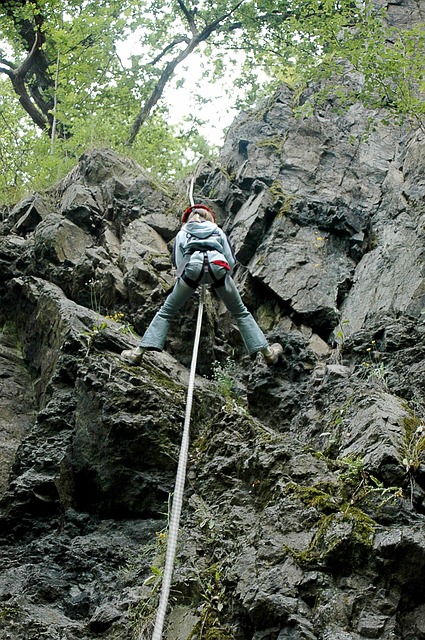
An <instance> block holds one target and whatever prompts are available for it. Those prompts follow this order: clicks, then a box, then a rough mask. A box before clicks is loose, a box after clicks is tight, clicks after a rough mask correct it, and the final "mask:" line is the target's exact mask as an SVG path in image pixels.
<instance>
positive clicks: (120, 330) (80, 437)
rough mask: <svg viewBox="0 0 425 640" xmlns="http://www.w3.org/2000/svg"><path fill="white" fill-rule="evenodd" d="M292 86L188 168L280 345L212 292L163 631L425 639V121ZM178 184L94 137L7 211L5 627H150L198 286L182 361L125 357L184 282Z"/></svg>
mask: <svg viewBox="0 0 425 640" xmlns="http://www.w3.org/2000/svg"><path fill="white" fill-rule="evenodd" d="M381 4H382V3H381ZM385 4H386V3H385ZM403 11H405V12H407V13H408V14H409V15H410V16H411V17H412V19H413V17H414V16H417V15H420V13H421V11H422V9H421V8H420V6H419V4H418V3H412V2H410V1H409V2H407V0H406V1H404V0H403V2H399V3H396V4H394V3H389V4H388V15H389V18H390V19H391V20H394V21H399V20H400V19H401V14H402V13H403ZM403 15H405V14H403ZM415 19H416V18H415ZM308 96H309V90H307V92H306V93H305V94H303V95H302V96H300V97H299V99H300V100H307V99H308ZM294 98H295V96H294V94H293V92H292V91H291V90H290V89H289V88H288V87H285V86H283V87H281V88H280V89H279V90H278V91H277V93H276V95H275V97H274V98H273V99H270V100H269V101H268V102H267V103H265V104H264V105H262V106H261V107H259V108H258V109H257V110H255V111H253V112H251V113H242V114H240V115H239V116H238V117H237V118H236V120H235V122H234V124H233V126H232V127H231V128H230V130H229V132H228V135H227V138H226V141H225V144H224V147H223V149H222V151H221V161H220V166H219V167H217V165H214V166H213V165H212V164H211V163H208V162H204V163H202V165H201V166H200V167H199V171H198V174H197V176H196V184H195V195H196V198H197V199H199V200H201V201H203V202H206V203H208V204H209V205H210V206H212V207H213V209H214V211H215V212H216V214H217V217H218V219H219V220H220V222H221V223H222V224H223V226H224V228H225V229H226V231H227V232H228V234H229V235H230V237H231V239H232V241H233V242H234V245H235V249H236V252H237V256H238V259H239V264H238V266H237V268H236V272H235V279H236V281H237V283H238V286H239V288H240V291H241V292H242V295H243V298H244V300H245V302H246V304H247V305H248V307H249V309H250V310H251V311H252V313H253V314H254V316H255V317H256V319H257V320H258V322H259V323H260V325H261V326H262V328H263V330H264V331H265V333H266V335H267V338H268V339H269V340H270V341H273V342H274V341H279V342H281V344H282V346H283V355H282V357H281V358H280V360H279V362H278V363H277V364H276V365H274V366H272V367H266V366H265V365H264V363H263V362H262V361H261V360H260V359H258V360H257V359H253V360H251V359H250V358H249V357H248V356H247V355H246V353H245V352H244V349H243V345H242V343H241V339H240V336H239V334H238V332H237V329H236V327H235V323H234V321H233V320H232V318H231V317H229V314H228V313H227V312H226V311H225V310H224V309H223V307H222V305H220V304H219V302H218V300H217V299H216V296H215V294H214V293H211V292H208V294H207V297H206V309H205V317H204V325H203V330H202V337H201V349H200V354H199V366H198V372H199V374H202V375H198V376H197V378H196V385H195V398H194V406H193V419H192V426H191V443H190V455H189V466H188V470H187V483H186V493H185V499H184V504H183V512H182V520H181V529H180V537H179V544H178V549H177V562H176V566H175V572H174V575H173V582H172V590H171V606H170V609H169V617H168V622H169V626H168V627H166V629H165V635H164V638H165V640H188V638H191V640H194V639H195V638H198V640H230V639H231V640H285V639H294V640H361V639H362V638H379V639H380V640H413V639H415V640H421V639H422V638H424V637H425V623H424V607H425V600H424V589H423V575H424V568H425V540H424V534H423V531H424V513H425V460H424V450H425V447H424V440H423V429H424V425H425V398H424V391H423V376H424V373H425V365H424V338H425V324H424V321H423V310H424V308H425V300H424V294H425V287H424V283H423V271H424V269H423V267H424V262H423V261H424V228H423V220H424V216H423V213H424V209H423V195H424V189H425V182H424V174H423V156H424V141H423V134H422V133H421V132H420V131H413V130H408V129H406V128H401V127H399V126H396V125H385V126H383V125H379V126H378V128H377V129H376V130H375V131H374V132H372V133H371V134H370V136H369V137H365V136H363V134H364V133H365V123H366V120H367V117H368V116H369V115H371V114H370V113H369V112H366V111H365V110H364V109H363V108H362V107H361V106H360V105H353V106H352V107H351V108H350V109H349V110H348V111H347V112H346V113H335V112H334V110H333V106H332V104H330V103H328V104H325V105H323V108H322V109H320V110H318V111H316V112H315V113H314V114H313V115H312V116H311V117H309V118H304V119H301V120H300V119H297V118H295V116H294V114H293V104H294ZM180 186H181V185H177V187H178V188H177V189H176V193H172V192H171V191H170V190H166V189H163V188H159V186H158V185H156V184H153V183H152V181H151V180H150V178H149V176H148V175H147V174H146V173H145V172H144V171H143V169H142V168H140V167H138V166H137V165H136V164H135V163H134V162H132V161H130V160H127V159H124V158H122V157H119V156H118V155H116V154H115V153H114V152H112V151H108V150H103V151H98V150H94V151H93V152H92V153H87V154H84V155H83V156H82V157H81V159H80V161H79V163H78V165H77V166H76V167H75V168H74V169H73V170H72V171H71V172H70V174H69V175H68V176H66V177H65V178H64V179H63V180H62V181H61V182H60V183H59V184H57V185H55V186H54V187H52V189H51V190H49V192H48V193H46V194H34V195H33V196H31V197H29V198H26V199H25V200H23V201H22V202H20V203H18V204H17V205H16V207H14V208H13V210H12V211H11V212H10V214H9V216H8V217H5V219H4V220H3V221H2V223H1V225H0V327H1V338H0V391H1V394H0V456H1V465H0V469H1V471H0V490H1V493H2V497H1V500H0V545H1V557H2V565H1V567H0V638H2V639H3V638H4V639H5V640H6V639H7V640H22V639H24V638H25V639H28V640H29V639H30V638H49V639H53V640H65V638H66V640H91V639H92V638H96V637H102V638H105V640H118V639H120V640H134V638H135V637H138V640H139V638H140V637H150V633H151V630H152V625H153V621H154V617H155V613H156V606H157V603H158V587H159V580H160V576H161V571H162V567H163V563H164V555H165V544H166V540H167V533H166V526H167V520H168V516H169V509H170V494H171V493H172V492H173V488H174V477H175V472H176V465H177V458H178V452H179V446H180V438H181V431H182V423H183V417H184V411H185V400H186V398H185V396H186V388H187V383H188V366H189V364H190V360H191V345H192V341H193V335H194V327H195V319H196V312H197V300H196V297H195V298H194V300H193V301H192V302H191V303H189V304H188V305H186V307H185V308H184V309H183V310H182V312H181V314H180V315H179V317H178V318H176V320H175V321H174V322H173V323H172V327H171V330H170V334H169V338H168V340H167V344H166V350H165V351H164V352H162V353H149V354H147V355H146V356H145V358H144V359H143V361H142V364H141V366H140V367H137V368H132V367H129V366H127V365H125V364H124V363H123V362H122V361H121V360H120V358H119V353H120V351H121V350H122V349H123V348H126V347H130V346H134V345H136V344H137V342H138V336H137V334H139V335H140V334H141V333H142V332H143V331H144V329H145V328H146V325H147V323H148V322H149V320H150V319H151V318H152V316H153V314H154V313H155V312H156V310H157V309H158V308H159V306H160V304H161V302H162V301H163V300H164V299H165V296H166V294H167V291H169V289H170V288H171V286H172V284H173V281H174V280H173V275H172V273H171V270H170V268H169V259H170V249H171V240H172V239H173V237H174V235H175V234H176V232H177V229H178V228H179V219H180V215H181V210H180V209H181V208H182V206H181V201H182V197H181V195H180V193H182V192H183V191H184V188H185V185H182V186H181V189H180ZM179 190H180V191H179ZM229 359H230V361H229ZM216 360H217V361H219V362H220V366H221V367H222V369H221V370H222V373H223V372H224V374H225V375H224V377H223V376H221V378H220V376H216V380H214V379H213V378H214V369H213V367H212V363H213V361H216ZM226 363H227V365H226ZM228 365H231V366H230V368H228V369H226V366H228Z"/></svg>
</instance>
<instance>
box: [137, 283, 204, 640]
mask: <svg viewBox="0 0 425 640" xmlns="http://www.w3.org/2000/svg"><path fill="white" fill-rule="evenodd" d="M203 310H204V287H203V286H202V287H201V292H200V299H199V307H198V317H197V321H196V331H195V341H194V344H193V353H192V363H191V365H190V373H189V385H188V390H187V399H186V414H185V418H184V426H183V435H182V441H181V447H180V455H179V464H178V467H177V476H176V483H175V486H174V495H173V504H172V507H171V516H170V523H169V527H168V540H167V552H166V556H165V567H164V575H163V578H162V587H161V595H160V598H159V605H158V611H157V614H156V621H155V627H154V630H153V634H152V640H161V638H162V630H163V627H164V621H165V614H166V611H167V605H168V599H169V595H170V585H171V578H172V575H173V567H174V559H175V555H176V547H177V538H178V535H179V523H180V514H181V509H182V503H183V492H184V483H185V478H186V467H187V455H188V451H189V433H190V416H191V412H192V400H193V388H194V386H195V373H196V363H197V359H198V349H199V340H200V337H201V327H202V314H203ZM139 640H142V636H140V637H139Z"/></svg>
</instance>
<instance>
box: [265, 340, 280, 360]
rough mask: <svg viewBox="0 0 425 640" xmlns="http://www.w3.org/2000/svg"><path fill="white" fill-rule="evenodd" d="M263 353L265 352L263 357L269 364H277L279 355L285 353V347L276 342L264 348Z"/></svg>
mask: <svg viewBox="0 0 425 640" xmlns="http://www.w3.org/2000/svg"><path fill="white" fill-rule="evenodd" d="M261 353H262V354H263V358H264V360H265V363H266V364H267V365H270V364H276V362H277V361H278V359H279V356H280V355H282V353H283V347H282V345H281V344H279V343H278V342H275V343H274V344H271V345H270V346H268V347H267V348H266V349H264V350H263V351H262V352H261Z"/></svg>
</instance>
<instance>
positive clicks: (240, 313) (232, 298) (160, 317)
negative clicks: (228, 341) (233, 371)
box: [140, 271, 268, 353]
mask: <svg viewBox="0 0 425 640" xmlns="http://www.w3.org/2000/svg"><path fill="white" fill-rule="evenodd" d="M223 273H226V271H224V272H223ZM218 275H219V273H217V276H218ZM215 290H216V291H217V294H218V295H219V297H220V298H221V300H222V301H223V302H224V304H225V305H226V307H227V309H228V310H229V311H230V313H231V314H232V316H233V318H234V319H235V320H236V323H237V325H238V329H239V331H240V332H241V335H242V338H243V341H244V343H245V347H246V350H247V351H248V353H256V352H257V351H260V350H261V349H264V348H265V347H267V344H268V343H267V340H266V337H265V335H264V333H263V332H262V331H261V329H260V327H259V326H258V324H257V323H256V322H255V320H254V318H253V317H252V315H251V313H250V312H249V311H248V309H247V308H246V306H245V305H244V303H243V302H242V298H241V296H240V294H239V291H238V290H237V288H236V285H235V283H234V282H233V279H232V278H231V277H230V275H227V276H226V278H225V280H224V285H223V286H220V287H216V288H215ZM194 293H195V289H193V288H192V287H190V286H189V285H187V284H186V283H185V282H183V280H182V279H181V278H179V279H178V280H177V282H176V284H175V286H174V289H173V290H172V292H171V293H170V295H169V296H168V297H167V299H166V300H165V302H164V304H163V305H162V307H161V308H160V310H159V311H158V313H157V314H156V316H155V317H154V319H153V320H152V322H151V323H150V325H149V327H148V328H147V330H146V332H145V334H144V335H143V337H142V340H141V342H140V346H141V347H145V348H151V349H163V348H164V343H165V338H166V337H167V333H168V329H169V326H170V320H172V319H173V318H174V316H175V315H176V314H177V313H178V311H180V309H181V308H182V307H183V305H184V304H185V303H186V302H187V301H188V300H189V298H191V297H192V295H193V294H194Z"/></svg>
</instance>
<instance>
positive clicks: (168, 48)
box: [150, 37, 190, 65]
mask: <svg viewBox="0 0 425 640" xmlns="http://www.w3.org/2000/svg"><path fill="white" fill-rule="evenodd" d="M182 42H184V43H185V44H189V42H190V40H189V39H188V38H186V37H184V38H183V37H182V38H177V40H173V42H171V43H170V44H169V45H167V46H166V47H165V49H163V50H162V51H161V53H159V54H158V55H157V56H156V58H154V59H153V60H152V62H151V63H150V64H151V65H154V64H156V63H157V62H159V61H160V60H161V58H163V57H164V56H165V54H166V53H168V51H171V49H174V47H175V46H176V45H178V44H182Z"/></svg>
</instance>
